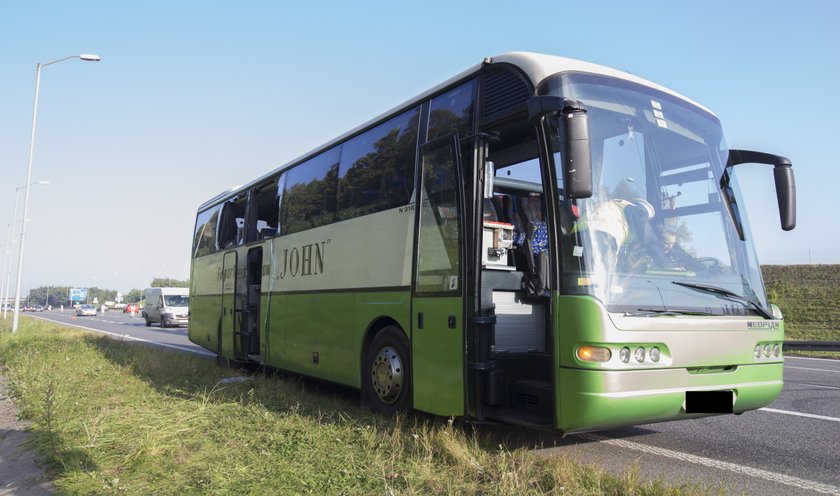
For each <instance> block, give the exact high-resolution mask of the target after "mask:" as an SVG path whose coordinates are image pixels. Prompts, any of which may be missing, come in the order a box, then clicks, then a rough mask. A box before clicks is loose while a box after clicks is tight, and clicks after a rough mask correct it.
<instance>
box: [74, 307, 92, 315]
mask: <svg viewBox="0 0 840 496" xmlns="http://www.w3.org/2000/svg"><path fill="white" fill-rule="evenodd" d="M76 315H78V316H79V317H84V316H88V317H96V307H95V306H93V305H79V307H78V308H76Z"/></svg>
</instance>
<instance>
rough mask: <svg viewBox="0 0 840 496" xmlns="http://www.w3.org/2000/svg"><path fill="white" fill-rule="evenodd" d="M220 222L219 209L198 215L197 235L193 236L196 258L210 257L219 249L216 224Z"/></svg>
mask: <svg viewBox="0 0 840 496" xmlns="http://www.w3.org/2000/svg"><path fill="white" fill-rule="evenodd" d="M218 220H219V207H215V208H213V209H212V210H206V211H204V212H201V213H200V214H198V218H197V219H196V222H195V235H194V236H193V253H194V256H195V257H201V256H204V255H209V254H211V253H213V252H215V251H216V250H217V249H218V247H217V246H216V223H217V221H218Z"/></svg>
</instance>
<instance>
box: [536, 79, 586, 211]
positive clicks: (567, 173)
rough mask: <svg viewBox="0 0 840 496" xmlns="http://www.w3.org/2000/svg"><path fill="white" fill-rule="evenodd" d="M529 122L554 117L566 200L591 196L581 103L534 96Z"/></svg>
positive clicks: (584, 115) (559, 98) (558, 98)
mask: <svg viewBox="0 0 840 496" xmlns="http://www.w3.org/2000/svg"><path fill="white" fill-rule="evenodd" d="M528 114H529V115H528V117H529V119H530V121H531V122H532V123H536V121H537V120H539V119H541V118H543V117H546V116H549V115H555V116H556V117H557V118H558V119H557V121H556V124H557V128H558V133H559V137H560V140H561V142H562V149H561V150H560V152H561V156H562V160H563V189H564V191H565V195H566V197H567V198H589V197H591V196H592V158H591V155H590V150H589V117H588V116H587V114H586V109H585V108H584V107H583V104H582V103H580V102H579V101H577V100H570V99H568V98H562V97H558V96H534V97H531V98H530V99H529V100H528Z"/></svg>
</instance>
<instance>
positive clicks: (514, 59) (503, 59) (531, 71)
mask: <svg viewBox="0 0 840 496" xmlns="http://www.w3.org/2000/svg"><path fill="white" fill-rule="evenodd" d="M493 64H509V65H513V66H516V67H518V68H519V69H520V70H521V71H522V72H523V73H524V75H525V76H526V77H527V78H528V79H529V80H530V82H531V84H532V85H533V86H534V87H536V86H537V85H538V84H539V83H540V82H542V81H543V80H544V79H545V78H547V77H549V76H553V75H555V74H560V73H564V72H587V73H590V74H598V75H603V76H609V77H614V78H618V79H624V80H626V81H630V82H633V83H637V84H641V85H643V86H647V87H650V88H653V89H656V90H658V91H661V92H663V93H667V94H669V95H673V96H675V97H677V98H679V99H681V100H684V101H686V102H687V103H690V104H691V105H694V106H696V107H699V108H701V109H703V110H704V111H706V112H708V113H709V114H712V115H714V114H713V113H712V112H711V111H710V110H709V109H707V108H706V107H704V106H702V105H700V104H699V103H697V102H695V101H693V100H691V99H690V98H687V97H685V96H683V95H681V94H679V93H677V92H675V91H672V90H670V89H668V88H666V87H664V86H661V85H659V84H656V83H654V82H651V81H648V80H646V79H644V78H640V77H638V76H635V75H633V74H630V73H628V72H622V71H619V70H617V69H613V68H610V67H606V66H603V65H599V64H593V63H591V62H584V61H582V60H576V59H570V58H566V57H560V56H557V55H546V54H541V53H531V52H508V53H503V54H500V55H497V56H495V57H487V58H485V59H484V60H483V61H482V62H481V63H479V64H476V65H474V66H472V67H470V68H469V69H467V70H465V71H463V72H461V73H459V74H457V75H455V76H453V77H451V78H449V79H447V80H446V81H444V82H442V83H440V84H438V85H436V86H434V87H433V88H431V89H429V90H427V91H425V92H423V93H421V94H419V95H417V96H415V97H414V98H412V99H410V100H408V101H406V102H404V103H402V104H400V105H397V106H396V107H393V108H391V109H389V110H388V111H386V112H384V113H382V114H380V115H378V116H376V117H374V118H373V119H371V120H369V121H367V122H365V123H364V124H361V125H359V126H357V127H355V128H353V129H352V130H350V131H348V132H346V133H344V134H342V135H341V136H338V137H337V138H335V139H332V140H330V141H329V142H327V143H324V144H323V145H321V146H319V147H318V148H316V149H314V150H311V151H309V152H307V153H305V154H304V155H301V156H299V157H297V158H295V159H294V160H291V161H289V162H286V163H285V164H283V165H281V166H280V167H277V168H275V169H273V170H271V171H270V172H268V173H267V174H264V175H263V176H260V177H259V178H257V179H255V180H253V181H251V182H249V183H248V184H246V185H244V186H235V187H233V188H230V189H228V190H227V191H224V192H222V193H219V194H218V195H216V196H214V197H213V198H211V199H210V200H208V201H206V202H204V203H202V204H201V205H200V206H199V207H198V211H199V212H200V211H202V210H205V209H207V208H208V207H210V206H213V205H216V204H218V203H221V202H222V201H225V200H227V199H229V198H232V197H233V196H236V195H237V194H238V193H240V192H243V191H247V190H248V189H250V188H252V187H254V186H256V185H257V184H259V183H261V182H263V181H265V180H266V179H268V178H269V177H271V176H273V175H275V174H278V173H279V172H281V171H283V170H285V169H288V168H289V167H292V166H294V165H297V164H298V163H300V162H303V161H304V160H306V159H308V158H310V157H313V156H315V155H317V154H319V153H321V152H322V151H324V150H326V149H328V148H330V147H332V146H334V145H336V144H337V143H340V142H342V141H344V140H346V139H348V138H350V137H352V136H354V135H356V134H358V133H360V132H362V131H364V130H366V129H368V128H370V127H373V126H374V125H375V124H377V123H379V122H380V121H383V120H385V119H387V118H388V117H390V116H392V115H394V114H396V113H399V112H400V111H402V110H405V109H408V108H411V107H414V106H416V105H418V104H420V103H422V102H424V101H425V100H427V99H429V98H430V97H431V96H433V95H435V94H436V93H439V92H441V91H443V90H445V89H447V88H449V87H451V86H454V85H455V84H457V83H458V82H460V81H462V80H465V79H467V78H469V77H471V76H473V75H475V74H476V73H478V72H479V71H481V70H482V69H484V68H486V67H487V66H488V65H493Z"/></svg>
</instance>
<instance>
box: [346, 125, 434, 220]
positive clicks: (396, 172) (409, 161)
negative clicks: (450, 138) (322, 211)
mask: <svg viewBox="0 0 840 496" xmlns="http://www.w3.org/2000/svg"><path fill="white" fill-rule="evenodd" d="M419 117H420V111H419V109H413V110H410V111H408V112H405V113H403V114H401V115H399V116H397V117H395V118H393V119H391V120H389V121H388V122H385V123H383V124H380V125H379V126H376V127H375V128H373V129H371V130H369V131H366V132H364V133H362V134H360V135H359V136H356V137H355V138H352V139H350V140H349V141H347V142H346V143H344V144H343V145H342V147H341V165H340V166H339V172H338V200H337V210H336V220H346V219H352V218H354V217H359V216H362V215H367V214H372V213H375V212H380V211H382V210H387V209H390V208H394V207H400V206H403V205H406V204H407V203H409V202H410V201H411V193H412V192H413V190H414V157H415V155H416V152H417V128H418V126H419Z"/></svg>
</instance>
